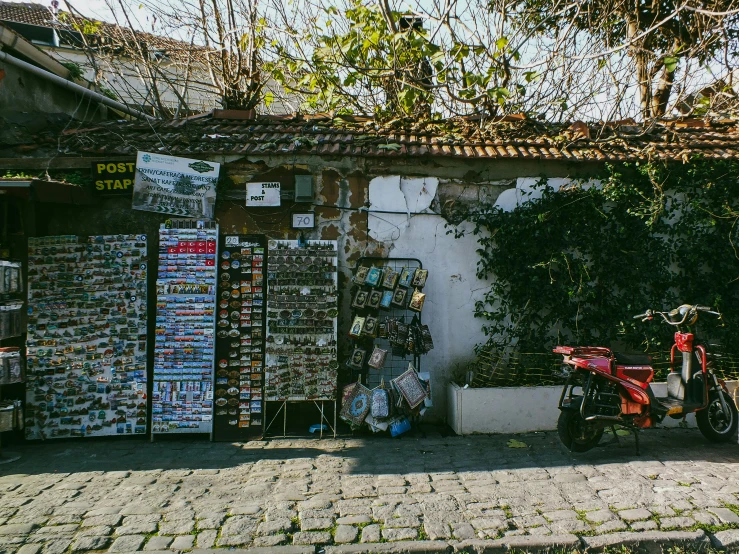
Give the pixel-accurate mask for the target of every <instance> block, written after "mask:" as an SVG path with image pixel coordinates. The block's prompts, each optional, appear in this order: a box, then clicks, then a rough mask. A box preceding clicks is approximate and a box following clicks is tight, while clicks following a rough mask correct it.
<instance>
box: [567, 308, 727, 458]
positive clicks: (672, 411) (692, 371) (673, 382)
mask: <svg viewBox="0 0 739 554" xmlns="http://www.w3.org/2000/svg"><path fill="white" fill-rule="evenodd" d="M701 312H702V313H707V314H712V315H715V316H718V317H719V318H720V317H721V314H720V313H718V312H715V311H712V310H711V309H710V308H707V307H704V306H697V305H695V306H694V305H690V304H684V305H682V306H680V307H679V308H676V309H674V310H671V311H669V312H657V311H652V310H647V311H646V312H644V313H643V314H639V315H637V316H634V319H641V320H642V321H649V320H651V319H653V318H654V317H655V316H660V317H661V318H662V319H663V320H664V321H665V322H666V323H668V324H669V325H672V326H674V327H676V328H677V332H676V333H675V344H674V345H673V346H672V350H671V352H670V362H671V363H670V373H669V375H668V376H667V396H666V397H661V398H657V397H656V396H655V395H654V392H653V391H652V388H651V386H650V385H649V383H650V382H651V381H652V379H653V377H654V369H653V368H652V367H651V365H650V363H651V360H650V358H649V356H647V355H640V354H637V355H633V354H631V355H627V354H621V353H618V352H614V351H612V350H611V349H610V348H602V347H594V346H558V347H557V348H555V349H554V352H555V353H557V354H564V363H565V366H564V367H563V369H564V370H565V376H566V378H567V382H566V383H565V386H564V388H563V389H562V395H561V396H560V399H559V409H560V415H559V420H558V422H557V430H558V432H559V437H560V439H561V440H562V442H563V443H564V445H565V446H566V447H567V448H569V449H570V450H571V451H573V452H585V451H586V450H590V449H591V448H593V447H595V446H596V445H597V444H598V443H599V442H600V440H601V437H602V436H603V432H604V429H605V428H606V427H614V426H615V425H622V426H625V427H628V428H631V429H632V430H633V431H634V436H635V437H636V441H637V442H636V446H637V452H638V448H639V436H638V434H637V432H636V431H638V429H644V428H648V427H654V426H655V425H657V424H658V423H661V422H662V421H663V420H664V418H665V417H666V416H670V417H672V418H674V419H682V418H683V417H685V416H686V415H687V414H689V413H695V417H696V421H697V423H698V428H699V429H700V431H701V433H703V435H704V436H705V437H706V438H707V439H709V440H711V441H714V442H724V441H732V440H733V441H736V440H737V424H739V415H738V413H737V407H736V405H735V404H734V401H733V400H732V398H731V396H730V395H729V392H728V390H727V389H726V384H725V383H724V382H723V381H722V380H721V379H718V378H716V375H714V374H713V373H712V372H711V371H710V369H711V361H710V358H711V354H708V353H707V352H706V349H705V347H704V346H702V345H700V344H697V341H696V338H695V335H694V334H693V333H692V332H688V329H689V328H690V327H692V326H693V325H695V323H696V321H697V320H698V314H699V313H701ZM678 351H679V352H680V354H681V356H682V366H681V367H680V368H677V369H676V367H675V354H676V352H678ZM613 432H614V438H616V440H617V435H616V432H615V428H614V429H613Z"/></svg>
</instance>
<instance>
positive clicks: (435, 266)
mask: <svg viewBox="0 0 739 554" xmlns="http://www.w3.org/2000/svg"><path fill="white" fill-rule="evenodd" d="M512 185H513V183H512V182H504V181H499V182H492V183H476V184H469V183H464V182H459V181H444V180H440V179H438V178H435V177H425V178H404V177H400V176H397V175H394V176H383V177H376V178H374V179H372V180H371V181H370V182H369V201H370V206H369V214H368V233H369V236H370V238H371V239H372V240H374V241H376V242H377V243H379V244H382V245H383V248H384V250H385V251H386V252H387V256H388V257H394V258H418V259H419V260H421V262H422V263H423V267H424V268H427V269H428V270H429V279H428V281H427V284H426V287H425V288H424V292H425V293H426V294H427V296H426V302H425V304H424V308H423V314H422V320H423V322H424V323H426V324H428V326H429V328H430V330H431V334H432V336H433V338H434V346H435V347H434V350H432V351H431V352H429V353H428V354H427V355H425V356H424V357H423V358H422V360H421V363H422V370H423V371H430V372H431V379H432V390H433V395H434V398H433V401H434V409H433V410H431V411H429V412H428V414H427V417H428V418H429V419H436V420H441V419H443V418H444V416H445V414H446V393H445V389H446V385H447V383H448V382H449V380H450V378H451V376H452V374H453V373H454V371H455V370H457V369H463V368H464V366H465V365H466V363H467V362H469V361H471V360H472V359H473V358H474V347H475V345H476V344H478V343H480V342H483V341H484V340H485V337H484V335H483V333H482V331H481V323H480V321H479V320H477V319H475V318H474V317H473V313H474V308H475V302H476V301H477V300H480V299H482V297H483V295H484V293H485V291H486V290H487V289H489V287H490V283H488V282H485V281H481V280H480V279H478V278H477V276H476V266H477V259H478V256H477V252H476V249H477V246H478V245H477V237H476V236H474V235H472V233H466V234H465V236H464V237H462V238H459V239H457V238H454V235H453V234H449V235H448V234H447V233H446V231H447V229H446V228H445V224H446V219H445V218H444V217H442V215H441V213H440V211H441V209H442V208H443V207H444V206H448V205H449V204H450V203H454V202H456V203H475V202H477V201H479V200H480V198H485V199H489V200H491V201H494V200H495V199H496V198H497V197H498V195H500V194H501V192H503V191H505V190H506V189H508V188H509V187H511V186H512ZM387 212H395V213H387ZM461 227H462V228H463V229H465V230H467V231H471V229H472V225H470V224H465V225H462V226H461Z"/></svg>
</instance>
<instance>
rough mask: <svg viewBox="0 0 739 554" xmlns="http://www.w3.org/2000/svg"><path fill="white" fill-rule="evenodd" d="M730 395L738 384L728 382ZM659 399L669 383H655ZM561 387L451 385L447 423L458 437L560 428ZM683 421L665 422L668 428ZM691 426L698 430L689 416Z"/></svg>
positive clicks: (663, 394)
mask: <svg viewBox="0 0 739 554" xmlns="http://www.w3.org/2000/svg"><path fill="white" fill-rule="evenodd" d="M726 385H727V387H728V389H729V391H730V392H732V393H733V391H734V389H735V388H736V387H737V381H727V383H726ZM652 389H653V390H654V393H655V395H656V396H666V395H667V384H666V383H652ZM561 393H562V386H555V387H506V388H485V389H473V388H466V389H465V388H463V387H460V386H459V385H456V384H454V383H450V384H449V387H448V389H447V420H448V422H449V425H450V426H451V428H452V429H454V432H455V433H457V434H458V435H472V434H475V433H528V432H531V431H553V430H555V429H556V428H557V418H558V417H559V410H558V409H557V404H558V403H559V395H560V394H561ZM680 421H681V420H675V419H672V418H669V417H668V418H665V421H664V422H663V423H662V425H663V426H666V427H677V426H678V425H679V424H680ZM687 422H688V425H689V426H691V427H694V426H695V416H694V415H693V414H690V415H689V416H688V418H687Z"/></svg>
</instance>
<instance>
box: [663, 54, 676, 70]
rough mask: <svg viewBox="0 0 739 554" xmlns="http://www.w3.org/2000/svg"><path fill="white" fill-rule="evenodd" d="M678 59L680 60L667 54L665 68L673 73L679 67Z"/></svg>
mask: <svg viewBox="0 0 739 554" xmlns="http://www.w3.org/2000/svg"><path fill="white" fill-rule="evenodd" d="M678 61H679V60H678V58H675V57H673V56H665V58H664V60H663V62H664V64H665V69H666V70H667V71H668V72H669V73H673V72H674V71H675V70H676V69H677V62H678Z"/></svg>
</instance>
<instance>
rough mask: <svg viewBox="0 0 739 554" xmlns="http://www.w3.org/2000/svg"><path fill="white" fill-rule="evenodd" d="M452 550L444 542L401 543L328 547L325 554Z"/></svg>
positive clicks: (410, 553)
mask: <svg viewBox="0 0 739 554" xmlns="http://www.w3.org/2000/svg"><path fill="white" fill-rule="evenodd" d="M451 549H452V547H451V546H449V543H446V542H444V541H400V542H394V543H387V542H381V543H367V544H345V545H342V546H327V547H326V548H325V554H376V553H377V554H381V553H392V554H406V553H408V554H448V553H449V552H451Z"/></svg>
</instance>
